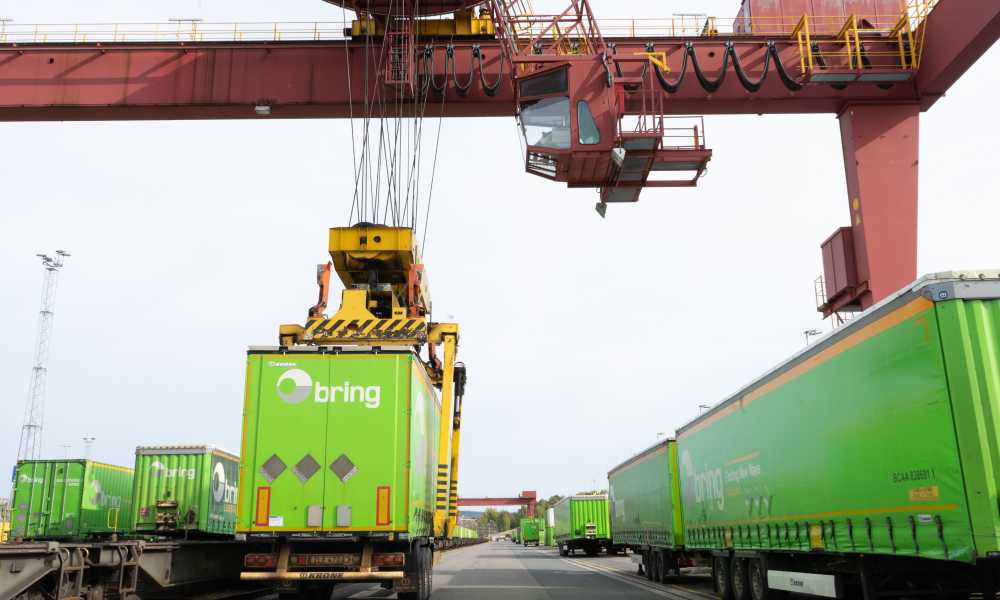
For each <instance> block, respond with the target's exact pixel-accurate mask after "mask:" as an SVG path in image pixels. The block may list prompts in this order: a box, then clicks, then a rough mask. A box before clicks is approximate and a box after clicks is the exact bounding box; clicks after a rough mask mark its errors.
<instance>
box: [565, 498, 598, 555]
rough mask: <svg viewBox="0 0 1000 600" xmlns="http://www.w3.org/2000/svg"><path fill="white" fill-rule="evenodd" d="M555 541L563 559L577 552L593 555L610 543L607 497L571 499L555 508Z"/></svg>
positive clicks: (566, 499)
mask: <svg viewBox="0 0 1000 600" xmlns="http://www.w3.org/2000/svg"><path fill="white" fill-rule="evenodd" d="M553 509H554V512H555V520H556V522H555V539H556V543H557V544H558V545H559V550H560V552H561V553H562V554H563V555H566V554H572V553H573V552H574V551H576V550H578V549H582V550H584V551H585V552H586V553H587V554H590V555H593V554H597V553H598V552H600V550H601V548H607V547H608V546H609V545H610V543H611V523H610V516H609V514H608V497H607V496H606V495H604V494H599V495H593V496H568V497H566V498H563V499H562V500H560V501H559V502H557V503H556V505H555V506H554V507H553Z"/></svg>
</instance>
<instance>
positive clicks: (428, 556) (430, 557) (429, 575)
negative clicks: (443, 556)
mask: <svg viewBox="0 0 1000 600" xmlns="http://www.w3.org/2000/svg"><path fill="white" fill-rule="evenodd" d="M424 556H425V560H426V562H427V566H426V567H425V568H424V577H425V578H426V579H427V585H426V586H425V589H426V590H427V596H425V597H424V598H425V600H429V599H430V597H431V595H432V594H433V593H434V549H433V548H427V550H426V552H424Z"/></svg>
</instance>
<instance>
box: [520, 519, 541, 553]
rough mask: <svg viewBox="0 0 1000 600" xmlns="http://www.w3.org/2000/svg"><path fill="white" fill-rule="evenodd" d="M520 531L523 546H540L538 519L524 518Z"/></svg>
mask: <svg viewBox="0 0 1000 600" xmlns="http://www.w3.org/2000/svg"><path fill="white" fill-rule="evenodd" d="M520 531H521V535H520V539H521V543H522V544H523V545H525V546H527V545H528V544H534V545H536V546H537V545H538V521H537V520H536V519H534V518H528V517H524V518H522V519H521V527H520Z"/></svg>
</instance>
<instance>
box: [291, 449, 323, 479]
mask: <svg viewBox="0 0 1000 600" xmlns="http://www.w3.org/2000/svg"><path fill="white" fill-rule="evenodd" d="M320 468H321V467H320V465H319V463H318V462H316V459H315V458H313V457H312V456H311V455H309V454H306V455H305V456H303V457H302V460H300V461H299V462H297V463H295V468H294V469H292V471H293V472H294V473H295V476H296V477H298V478H299V480H300V481H301V482H302V483H305V482H307V481H309V478H310V477H312V476H313V475H315V474H316V471H319V470H320Z"/></svg>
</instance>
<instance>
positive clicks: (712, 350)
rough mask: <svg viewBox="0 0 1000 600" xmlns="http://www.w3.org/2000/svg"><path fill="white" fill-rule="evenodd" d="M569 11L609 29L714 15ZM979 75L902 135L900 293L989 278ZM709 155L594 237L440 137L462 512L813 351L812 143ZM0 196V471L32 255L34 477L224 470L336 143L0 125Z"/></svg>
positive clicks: (297, 15)
mask: <svg viewBox="0 0 1000 600" xmlns="http://www.w3.org/2000/svg"><path fill="white" fill-rule="evenodd" d="M592 4H593V8H594V10H595V12H596V13H598V14H599V15H600V16H614V17H619V16H665V15H667V14H669V13H671V12H692V11H694V10H697V11H699V12H708V13H714V14H718V15H723V16H730V15H732V14H734V13H735V12H736V10H737V8H738V6H737V4H738V2H736V1H735V0H732V1H730V0H726V1H721V0H712V1H701V2H695V1H694V0H688V1H687V2H681V1H677V2H672V3H663V2H652V1H644V2H638V1H636V2H628V3H622V2H614V1H612V0H593V2H592ZM626 6H627V10H626ZM340 16H341V11H340V9H339V8H335V7H330V6H327V5H325V4H323V3H322V2H320V1H319V0H282V1H280V2H278V1H271V2H267V1H264V0H241V1H239V2H237V1H235V0H172V1H170V2H167V1H165V0H163V1H156V2H154V1H151V0H128V1H126V0H91V1H88V2H77V1H72V0H45V1H44V2H39V1H38V0H0V17H9V18H14V19H15V20H16V22H18V23H33V22H75V21H86V22H94V21H155V20H165V19H167V18H170V17H202V18H204V19H206V20H241V21H246V20H293V19H327V20H329V19H339V18H340ZM997 72H1000V51H998V50H997V49H993V50H992V51H990V52H989V53H988V54H987V55H986V56H985V57H984V58H983V59H982V60H980V62H979V63H978V64H977V65H976V66H974V67H973V68H972V70H971V71H970V72H969V73H968V74H967V75H966V76H965V77H964V78H963V79H962V80H961V81H960V82H959V83H958V84H957V85H956V86H955V87H954V88H953V89H952V90H951V91H950V92H949V94H948V96H947V97H946V98H944V99H942V100H941V101H940V102H938V104H937V105H936V106H935V107H934V108H933V109H932V110H931V111H930V112H929V113H926V114H925V115H924V116H923V118H922V123H921V132H920V136H921V142H922V143H921V155H920V162H921V165H920V166H921V170H920V195H921V204H920V233H919V235H920V252H919V271H920V272H921V273H926V272H933V271H939V270H948V269H962V268H976V267H997V266H1000V246H998V244H997V234H996V232H997V227H998V223H1000V203H998V202H997V192H996V190H997V189H1000V169H997V167H996V161H997V156H998V155H1000V141H998V140H1000V122H998V120H997V119H996V118H994V113H995V109H996V108H995V107H996V96H997V93H998V92H1000V84H998V81H997V77H996V73H997ZM0 93H2V90H0ZM429 125H430V126H434V125H436V124H434V123H430V124H429ZM707 139H708V142H709V144H710V146H711V147H712V148H714V150H715V157H714V159H713V160H712V163H711V168H710V170H709V173H708V175H707V176H706V177H705V178H704V179H703V180H702V182H701V184H700V186H699V187H698V189H695V190H661V191H655V190H653V191H646V192H645V193H644V194H643V198H642V200H641V201H640V202H639V203H638V204H637V205H631V206H613V207H611V209H610V210H609V212H608V218H607V219H606V220H601V219H599V218H598V217H597V215H596V214H595V213H594V210H593V203H594V196H593V192H592V191H589V190H567V189H565V188H563V187H561V186H560V185H559V184H555V183H551V182H548V181H545V180H542V179H540V178H536V177H532V176H530V175H527V174H525V173H524V172H523V157H522V155H521V150H520V147H519V142H518V134H517V131H516V129H515V125H514V121H513V119H455V120H449V121H445V122H444V126H443V131H442V134H441V151H440V157H439V166H438V176H437V182H436V185H435V193H434V199H433V207H432V211H431V219H430V230H429V235H428V242H427V247H426V249H425V262H426V264H427V268H428V271H429V273H430V277H431V284H432V290H433V298H434V303H435V304H434V306H435V316H436V318H438V319H440V320H443V319H450V318H454V319H455V320H457V321H458V322H460V323H461V326H462V340H461V359H462V360H464V361H465V362H466V364H467V365H468V368H469V388H468V395H467V398H466V405H465V413H464V422H463V437H462V442H463V453H462V469H461V487H460V493H461V494H462V495H510V494H515V493H516V492H518V491H519V490H522V489H537V490H538V491H539V493H540V494H542V495H545V496H548V495H551V494H555V493H562V494H565V493H572V492H576V491H579V490H582V489H587V488H591V487H592V486H598V487H603V486H604V485H605V484H604V480H605V474H606V472H607V470H608V469H609V468H610V467H612V466H614V465H615V464H617V463H618V462H620V461H621V460H623V459H625V458H627V457H628V456H630V455H631V454H632V453H634V452H635V451H636V450H638V449H640V448H642V447H645V446H647V445H649V444H650V443H652V442H654V441H656V439H657V434H658V433H670V432H672V431H673V430H674V429H675V428H676V427H678V426H679V425H681V424H683V423H685V422H686V421H687V420H689V419H690V418H692V417H694V416H695V415H696V414H697V412H698V405H699V404H713V403H715V402H717V401H719V400H721V399H722V398H723V397H725V396H726V395H727V394H729V393H731V392H733V391H735V390H736V389H737V388H738V387H739V386H741V385H742V384H744V383H746V382H747V381H749V380H751V379H752V378H754V377H755V376H757V375H759V374H760V373H762V372H763V371H764V370H766V369H767V368H769V367H771V366H773V365H774V364H776V363H778V362H780V361H781V360H783V359H784V358H786V357H787V356H789V355H790V354H791V353H793V352H795V351H796V350H798V349H799V348H801V347H802V345H803V344H804V338H803V330H805V329H810V328H814V327H815V328H821V329H826V328H828V326H827V325H825V324H823V323H821V321H820V319H819V316H818V315H817V313H816V312H815V299H814V295H813V280H814V279H815V278H816V277H817V276H818V275H819V273H820V271H821V268H822V267H821V261H820V252H819V243H820V242H821V241H822V240H823V239H825V238H826V237H827V236H828V235H829V234H830V233H832V232H833V230H834V229H835V228H837V227H838V226H841V225H846V224H848V220H849V219H848V205H847V199H846V191H845V185H844V175H843V173H844V171H843V161H842V158H841V152H840V141H839V130H838V126H837V121H836V119H835V118H834V116H832V115H822V116H774V117H750V116H748V117H710V118H708V119H707ZM0 183H2V192H0V194H2V196H0V198H2V200H0V206H2V213H0V215H2V216H0V275H2V280H0V281H2V285H0V331H3V335H4V343H3V344H0V382H2V384H3V389H4V398H5V399H4V400H3V402H2V407H3V409H2V413H0V414H2V418H0V426H2V428H3V430H4V431H3V433H2V434H0V472H3V473H9V472H10V467H11V465H12V464H13V460H14V457H15V455H16V450H17V448H16V446H17V438H18V432H19V427H20V422H21V416H22V411H23V406H24V402H25V397H26V393H27V389H28V380H29V376H30V371H31V360H32V349H33V345H34V340H35V329H36V318H37V311H38V300H39V291H40V285H41V279H42V269H41V268H40V266H39V264H38V260H37V259H36V258H35V253H36V252H42V251H52V250H54V249H56V248H65V249H67V250H69V251H70V252H72V253H73V257H72V258H71V259H70V261H69V263H68V265H67V267H66V269H65V271H64V273H63V275H62V280H61V285H60V289H59V297H58V305H57V308H56V321H55V338H54V345H53V350H52V357H51V363H50V374H49V386H48V404H47V407H46V429H45V438H44V440H45V454H46V455H47V456H61V455H62V453H63V449H62V447H61V445H63V444H69V445H71V454H72V455H74V456H79V455H82V453H83V445H82V442H81V438H82V437H83V436H94V437H96V438H97V440H96V442H95V444H94V451H93V457H94V458H97V459H100V460H104V461H109V462H113V463H119V464H127V465H130V464H131V462H132V459H133V454H132V453H133V448H134V447H135V446H136V445H140V444H171V443H206V442H207V443H212V444H217V445H220V446H222V447H224V448H228V449H231V450H233V451H238V449H239V441H240V414H241V407H242V397H243V379H244V369H243V364H244V361H245V350H246V347H247V346H248V345H251V344H254V345H259V344H273V343H276V334H277V328H278V325H279V324H281V323H292V322H301V321H302V320H303V318H304V317H305V311H306V308H307V307H308V306H309V305H311V304H312V303H313V302H314V301H315V294H316V290H315V283H314V269H315V265H316V264H317V263H319V262H323V261H324V260H326V229H327V228H328V227H330V226H341V225H346V224H348V223H347V219H348V212H349V208H350V203H351V198H352V189H353V183H352V169H351V146H350V137H349V133H348V123H347V122H346V121H334V120H323V121H268V120H254V121H240V122H169V123H168V122H164V123H28V124H17V123H13V124H0ZM338 297H339V293H338V292H337V291H336V290H335V291H334V292H333V293H332V294H331V298H334V299H335V298H338ZM6 491H7V490H6V489H3V490H2V491H0V494H4V495H5V494H6Z"/></svg>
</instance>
